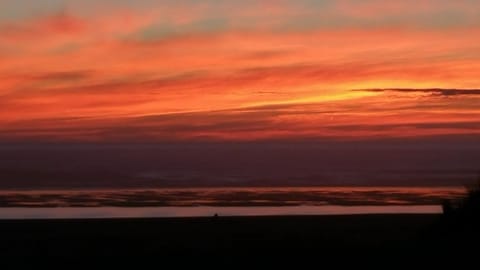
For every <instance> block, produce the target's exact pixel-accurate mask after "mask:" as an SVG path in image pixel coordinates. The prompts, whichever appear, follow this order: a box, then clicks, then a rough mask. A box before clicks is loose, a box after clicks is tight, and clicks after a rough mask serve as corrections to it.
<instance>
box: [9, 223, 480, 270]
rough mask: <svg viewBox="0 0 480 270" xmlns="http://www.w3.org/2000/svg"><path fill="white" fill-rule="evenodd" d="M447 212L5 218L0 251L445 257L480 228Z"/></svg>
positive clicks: (12, 256) (201, 258) (46, 255)
mask: <svg viewBox="0 0 480 270" xmlns="http://www.w3.org/2000/svg"><path fill="white" fill-rule="evenodd" d="M442 219H443V217H442V216H441V215H423V214H422V215H398V214H395V215H352V216H277V217H222V216H220V217H207V218H146V219H84V220H2V221H0V234H1V235H0V236H1V242H0V254H1V257H2V258H3V262H5V261H13V262H16V263H27V264H28V263H32V262H34V261H31V260H28V258H37V257H39V258H42V259H44V260H47V261H48V260H54V262H56V261H57V260H58V259H62V260H71V261H75V262H77V263H86V262H92V260H94V259H105V258H111V259H112V263H121V262H122V260H127V259H129V260H131V259H134V260H136V259H140V258H141V259H153V260H155V261H157V263H158V265H160V266H163V265H165V264H166V263H175V264H179V265H181V264H190V263H199V262H203V263H208V264H210V263H211V264H213V265H217V264H224V263H226V264H228V263H231V264H233V265H238V264H239V263H243V264H245V263H247V264H250V263H255V262H256V261H262V262H269V263H273V264H278V263H281V262H282V261H285V260H287V261H289V262H294V263H295V262H296V261H297V260H300V261H298V262H305V261H309V262H317V263H318V264H319V265H323V263H325V262H326V261H332V260H337V258H343V259H340V260H339V261H337V263H340V264H345V263H347V262H348V260H351V259H352V258H358V257H362V258H363V259H364V260H365V259H368V260H373V261H377V262H378V263H380V262H382V261H383V260H386V259H389V258H390V259H393V258H396V259H400V261H397V263H401V262H405V260H413V259H415V258H417V259H426V258H435V260H439V259H442V260H443V259H445V258H442V257H438V256H441V255H442V254H444V255H448V256H450V255H451V254H452V253H453V252H460V251H461V250H462V251H466V250H468V249H469V246H467V245H470V244H474V245H476V244H478V243H479V242H478V240H479V238H478V235H479V234H478V233H472V232H475V230H472V228H470V230H468V231H465V230H462V229H460V230H458V228H457V227H451V226H450V225H444V223H443V222H442ZM465 236H468V237H465ZM475 241H476V242H475ZM474 248H475V246H474ZM474 250H475V249H474ZM332 256H333V257H332ZM351 256H355V257H351ZM379 256H380V257H379ZM334 258H335V259H334ZM357 263H360V261H359V262H357ZM397 263H396V264H397Z"/></svg>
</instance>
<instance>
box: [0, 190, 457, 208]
mask: <svg viewBox="0 0 480 270" xmlns="http://www.w3.org/2000/svg"><path fill="white" fill-rule="evenodd" d="M464 194H465V190H464V189H463V188H452V187H446V188H441V187H436V188H432V187H428V188H408V187H308V188H307V187H305V188H278V187H275V188H177V189H136V190H68V191H61V190H56V191H55V190H51V191H3V192H0V207H30V208H32V207H110V206H113V207H154V206H157V207H158V206H161V207H168V206H185V207H187V206H229V207H234V206H322V205H343V206H355V205H357V206H366V205H370V206H381V205H399V206H401V205H439V204H441V202H442V201H443V200H445V199H456V198H460V197H462V196H464Z"/></svg>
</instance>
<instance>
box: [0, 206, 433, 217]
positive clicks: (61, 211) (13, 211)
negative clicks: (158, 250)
mask: <svg viewBox="0 0 480 270" xmlns="http://www.w3.org/2000/svg"><path fill="white" fill-rule="evenodd" d="M441 212H442V209H441V207H440V206H438V205H415V206H399V205H391V206H339V205H328V206H283V207H261V206H257V207H222V206H217V207H212V206H199V207H173V206H172V207H58V208H43V207H42V208H40V207H37V208H26V207H23V208H13V207H11V208H0V219H63V218H141V217H208V216H213V215H215V214H218V215H219V216H220V217H221V216H272V215H274V216H275V215H280V216H281V215H354V214H391V213H396V214H413V213H415V214H431V213H441Z"/></svg>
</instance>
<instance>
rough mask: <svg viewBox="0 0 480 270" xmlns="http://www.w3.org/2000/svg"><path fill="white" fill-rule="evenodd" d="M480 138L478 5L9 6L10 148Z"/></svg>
mask: <svg viewBox="0 0 480 270" xmlns="http://www.w3.org/2000/svg"><path fill="white" fill-rule="evenodd" d="M479 135H480V4H479V2H478V1H477V0H458V1H450V0H405V1H380V0H369V1H360V0H339V1H333V0H317V1H315V0H284V1H273V0H272V1H252V0H246V1H214V0H205V1H194V0H188V1H187V0H175V1H173V0H172V1H170V0H165V1H154V0H105V1H98V0H83V1H73V0H42V1H38V0H0V142H28V141H35V142H65V141H66V142H145V141H146V142H165V141H166V142H168V141H256V140H300V141H301V140H307V139H308V140H370V139H377V138H393V139H403V138H412V137H413V138H432V137H440V138H445V137H449V138H450V137H451V138H460V139H461V138H467V137H468V138H478V137H477V136H479Z"/></svg>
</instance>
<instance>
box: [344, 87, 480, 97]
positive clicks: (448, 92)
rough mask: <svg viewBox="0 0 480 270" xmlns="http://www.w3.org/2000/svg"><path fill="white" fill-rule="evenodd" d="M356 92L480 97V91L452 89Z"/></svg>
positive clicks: (372, 89)
mask: <svg viewBox="0 0 480 270" xmlns="http://www.w3.org/2000/svg"><path fill="white" fill-rule="evenodd" d="M352 91H355V92H400V93H429V94H433V95H438V96H458V95H480V89H454V88H453V89H450V88H420V89H416V88H369V89H353V90H352Z"/></svg>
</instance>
